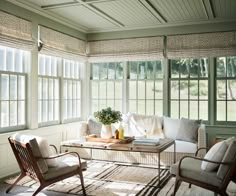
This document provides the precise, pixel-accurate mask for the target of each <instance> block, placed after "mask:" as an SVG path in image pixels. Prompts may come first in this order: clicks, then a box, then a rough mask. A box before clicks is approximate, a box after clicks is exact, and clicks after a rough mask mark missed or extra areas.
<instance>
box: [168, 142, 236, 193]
mask: <svg viewBox="0 0 236 196" xmlns="http://www.w3.org/2000/svg"><path fill="white" fill-rule="evenodd" d="M202 161H206V162H210V163H215V164H219V167H218V169H216V170H214V171H205V170H202V169H201V164H202ZM170 173H171V174H172V175H175V176H176V181H175V187H174V192H173V194H172V196H175V194H176V192H177V191H178V189H179V187H180V185H181V182H182V181H184V182H187V183H190V184H189V188H191V184H194V185H196V186H199V187H202V188H205V189H208V190H211V191H213V192H214V193H215V196H216V195H217V194H220V195H221V196H228V194H227V193H226V189H227V186H228V184H229V182H230V181H231V180H232V181H234V182H236V139H234V140H233V141H232V142H231V143H230V144H229V146H228V148H227V150H226V153H225V154H224V157H223V160H222V161H221V162H217V161H211V160H207V159H202V158H198V157H191V156H184V157H182V158H181V159H180V161H179V162H178V163H176V164H174V165H172V166H171V168H170Z"/></svg>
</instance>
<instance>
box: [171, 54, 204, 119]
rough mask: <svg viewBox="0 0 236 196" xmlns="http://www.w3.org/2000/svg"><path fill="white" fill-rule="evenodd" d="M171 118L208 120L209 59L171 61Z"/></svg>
mask: <svg viewBox="0 0 236 196" xmlns="http://www.w3.org/2000/svg"><path fill="white" fill-rule="evenodd" d="M169 77H170V109H171V110H170V115H171V117H175V118H180V117H185V118H191V119H202V120H206V121H207V120H208V59H207V58H199V59H194V58H182V59H178V60H176V59H175V60H170V76H169Z"/></svg>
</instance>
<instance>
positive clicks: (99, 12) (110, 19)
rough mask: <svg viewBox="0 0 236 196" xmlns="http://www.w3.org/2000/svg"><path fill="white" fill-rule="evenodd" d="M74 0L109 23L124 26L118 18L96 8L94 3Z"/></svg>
mask: <svg viewBox="0 0 236 196" xmlns="http://www.w3.org/2000/svg"><path fill="white" fill-rule="evenodd" d="M75 1H77V2H79V3H80V4H81V5H83V6H85V7H86V8H88V9H90V10H91V11H93V12H94V13H96V14H98V15H99V16H101V17H102V18H104V19H106V20H107V21H109V22H110V23H112V24H114V25H115V26H118V27H124V26H125V25H124V24H122V23H121V22H119V21H118V20H116V19H114V18H112V17H111V16H109V15H108V14H106V13H105V12H103V11H102V10H100V9H98V8H97V7H95V6H94V5H90V4H87V3H86V2H84V1H83V0H75Z"/></svg>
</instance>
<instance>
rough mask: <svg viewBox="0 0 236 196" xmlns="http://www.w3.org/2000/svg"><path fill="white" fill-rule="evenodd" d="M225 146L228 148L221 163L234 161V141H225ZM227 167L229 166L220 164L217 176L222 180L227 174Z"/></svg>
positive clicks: (235, 156) (235, 150)
mask: <svg viewBox="0 0 236 196" xmlns="http://www.w3.org/2000/svg"><path fill="white" fill-rule="evenodd" d="M226 144H227V145H228V148H227V150H226V152H225V154H224V157H223V159H222V162H232V161H234V160H235V159H236V139H235V138H230V139H228V140H226ZM229 167H230V166H229V165H223V164H220V167H219V169H218V171H217V176H218V177H219V178H221V179H223V178H224V177H225V175H226V173H227V172H228V170H229Z"/></svg>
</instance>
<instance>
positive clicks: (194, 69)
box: [189, 59, 199, 78]
mask: <svg viewBox="0 0 236 196" xmlns="http://www.w3.org/2000/svg"><path fill="white" fill-rule="evenodd" d="M198 69H199V60H198V59H190V60H189V71H190V74H189V75H190V77H191V78H197V77H198Z"/></svg>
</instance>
